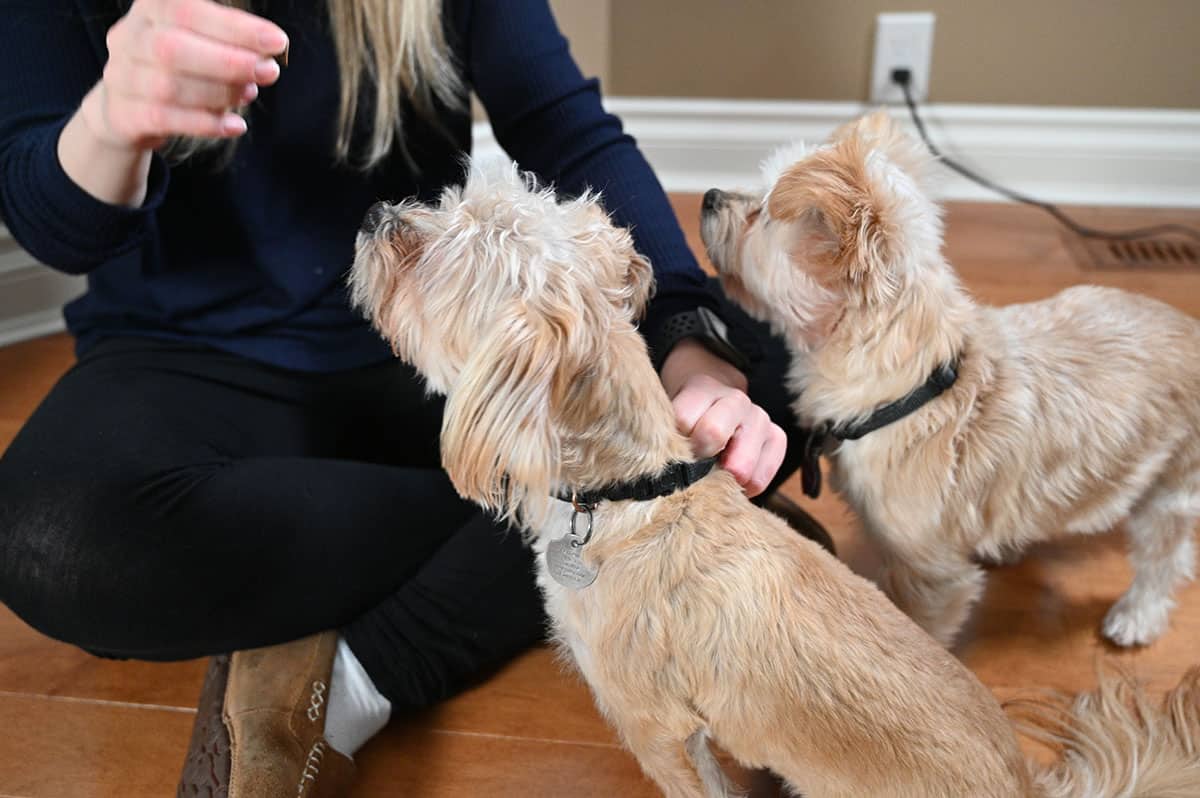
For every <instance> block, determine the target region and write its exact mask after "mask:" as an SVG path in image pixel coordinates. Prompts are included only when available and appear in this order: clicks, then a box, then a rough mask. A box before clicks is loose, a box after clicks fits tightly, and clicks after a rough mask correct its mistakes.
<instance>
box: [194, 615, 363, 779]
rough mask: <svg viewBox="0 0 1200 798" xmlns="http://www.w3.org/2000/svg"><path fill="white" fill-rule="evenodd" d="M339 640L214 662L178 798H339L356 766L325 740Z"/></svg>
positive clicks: (321, 638) (325, 637) (329, 637)
mask: <svg viewBox="0 0 1200 798" xmlns="http://www.w3.org/2000/svg"><path fill="white" fill-rule="evenodd" d="M336 650H337V635H336V634H335V633H333V632H325V633H323V634H319V635H313V636H311V637H306V638H303V639H302V640H296V641H293V642H291V643H284V644H282V645H278V646H268V647H266V648H257V649H252V650H249V651H239V652H236V653H235V654H233V655H232V656H222V657H213V659H212V661H211V662H210V664H209V669H208V673H207V675H206V676H205V680H204V687H203V689H202V690H201V693H200V704H199V709H198V711H197V714H196V723H195V726H194V727H193V729H192V741H191V746H190V748H189V749H188V753H187V758H186V759H185V760H184V767H183V773H182V775H181V777H180V782H179V789H178V793H177V794H178V795H179V796H180V798H184V797H185V796H186V797H187V798H192V797H193V796H196V797H197V798H279V797H281V796H286V798H293V796H294V797H295V798H344V796H345V795H347V794H348V793H349V791H350V783H351V781H352V780H353V777H354V763H353V761H351V760H350V759H349V758H348V757H346V756H343V755H342V754H340V753H338V752H337V751H335V750H333V749H332V748H330V747H329V743H327V742H326V741H325V738H324V732H325V702H326V699H327V698H328V695H329V675H330V671H331V670H332V669H333V656H334V652H335V651H336Z"/></svg>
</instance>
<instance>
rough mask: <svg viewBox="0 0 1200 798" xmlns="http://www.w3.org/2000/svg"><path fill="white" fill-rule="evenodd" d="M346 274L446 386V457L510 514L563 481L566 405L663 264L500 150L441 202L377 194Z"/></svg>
mask: <svg viewBox="0 0 1200 798" xmlns="http://www.w3.org/2000/svg"><path fill="white" fill-rule="evenodd" d="M350 289H351V296H352V299H353V302H354V304H355V306H356V307H357V308H359V309H360V310H362V312H363V313H364V314H365V315H366V316H367V317H368V318H369V319H370V320H371V322H372V324H374V326H375V328H376V329H377V330H378V331H379V332H380V333H381V334H382V335H383V337H384V338H385V339H387V340H388V341H390V342H391V344H392V347H393V350H394V351H395V352H396V354H397V355H398V356H399V357H401V358H403V359H405V360H407V361H408V362H410V363H412V364H413V365H414V366H415V367H416V368H417V370H418V371H419V372H420V373H421V374H422V375H423V376H424V378H425V379H426V382H427V384H428V386H429V388H430V390H431V391H433V392H435V393H439V394H445V395H446V396H447V403H446V411H445V418H444V421H443V427H442V462H443V465H444V466H445V468H446V470H447V473H448V474H449V475H450V477H451V479H452V480H453V481H454V483H455V486H456V487H457V488H458V490H459V491H460V492H461V493H462V494H463V495H464V496H466V497H467V498H469V499H472V500H474V501H476V502H479V503H480V504H482V505H484V506H485V507H488V508H490V509H494V510H498V511H500V513H501V514H502V515H504V516H506V517H509V518H511V517H513V515H514V514H515V513H516V512H517V510H518V509H519V508H521V507H522V505H525V504H526V503H527V502H531V503H532V505H533V506H535V507H536V506H538V505H539V503H540V502H542V501H544V498H545V497H547V496H548V495H549V493H550V491H551V490H552V489H553V487H554V486H555V485H556V484H557V481H558V475H559V471H560V467H561V463H560V462H559V460H560V442H559V434H560V428H561V424H562V422H563V417H564V414H565V413H567V405H568V404H569V403H570V402H571V401H572V400H573V397H574V396H575V394H577V393H578V387H577V386H578V384H579V382H580V381H581V380H582V379H583V378H584V377H586V375H587V374H588V373H589V371H590V369H592V367H593V366H594V365H595V363H596V361H597V359H598V358H600V357H602V356H603V353H604V350H605V346H606V340H607V339H608V337H609V336H610V335H611V334H613V333H614V332H617V331H630V330H632V329H633V324H634V320H635V319H636V318H637V317H638V316H640V315H641V314H642V312H643V310H644V308H645V305H646V302H647V301H648V299H649V296H650V293H651V291H652V289H653V275H652V272H651V270H650V264H649V263H648V262H647V261H646V260H645V259H644V258H642V257H641V256H640V255H638V254H637V252H636V251H635V250H634V247H633V241H632V238H631V237H630V235H629V233H628V231H626V230H625V229H623V228H619V227H616V226H614V225H613V224H612V223H611V222H610V221H609V218H608V216H607V214H606V213H605V212H604V210H603V209H602V208H601V207H600V205H599V202H598V199H597V198H596V197H595V196H593V195H585V196H584V197H581V198H578V199H574V200H568V201H563V202H558V201H556V198H555V196H554V193H553V191H551V190H549V189H539V188H538V187H537V185H536V184H535V182H534V180H533V178H532V177H531V176H529V175H525V174H522V173H520V172H518V171H517V169H516V167H515V166H514V165H512V164H510V163H504V162H499V161H490V162H486V163H480V162H475V163H472V164H471V165H470V167H469V170H468V174H467V179H466V183H465V185H463V186H461V187H453V188H448V189H446V190H445V191H444V192H443V194H442V196H441V199H440V201H439V202H438V203H437V204H435V205H430V206H426V205H420V204H416V203H413V202H403V203H399V204H395V205H392V204H382V203H381V204H377V205H375V206H373V207H372V208H371V209H370V210H369V211H368V212H367V216H366V218H365V219H364V221H363V227H362V230H361V231H360V233H359V235H358V240H357V251H356V256H355V260H354V266H353V269H352V271H351V276H350ZM526 509H528V508H526Z"/></svg>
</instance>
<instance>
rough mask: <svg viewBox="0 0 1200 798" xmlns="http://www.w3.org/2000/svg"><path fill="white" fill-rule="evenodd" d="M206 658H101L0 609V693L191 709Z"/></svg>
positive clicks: (197, 693)
mask: <svg viewBox="0 0 1200 798" xmlns="http://www.w3.org/2000/svg"><path fill="white" fill-rule="evenodd" d="M204 668H205V661H204V660H190V661H187V662H170V663H164V662H138V661H123V660H111V659H101V658H99V657H94V656H92V655H90V654H87V653H86V652H84V651H82V650H80V649H78V648H76V647H74V646H68V645H65V644H63V643H59V642H56V641H54V640H51V639H50V638H48V637H46V636H44V635H42V634H39V633H38V632H36V631H34V630H33V629H31V628H29V627H28V626H26V625H25V623H24V622H22V621H21V620H20V619H19V618H17V617H16V616H15V615H13V613H12V611H11V610H9V609H8V608H7V607H5V606H3V605H0V690H4V691H9V692H16V693H28V694H31V695H42V696H61V697H70V698H86V699H96V700H104V701H123V702H129V703H134V704H146V705H151V706H169V707H178V708H192V707H195V705H196V699H197V697H198V696H199V695H200V682H201V681H202V680H203V678H204Z"/></svg>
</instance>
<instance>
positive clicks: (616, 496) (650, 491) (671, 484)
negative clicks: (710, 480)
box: [558, 457, 717, 510]
mask: <svg viewBox="0 0 1200 798" xmlns="http://www.w3.org/2000/svg"><path fill="white" fill-rule="evenodd" d="M716 464H717V458H715V457H709V458H707V459H704V460H696V461H693V462H690V463H682V462H674V463H670V464H668V465H667V467H666V468H664V469H663V470H662V471H660V472H658V473H657V474H652V475H650V476H645V477H639V478H638V479H635V480H632V481H629V482H614V483H612V484H609V485H605V486H604V487H602V488H596V489H595V490H581V491H574V492H572V493H571V494H569V495H567V494H561V493H560V494H559V495H558V498H559V499H562V500H563V501H565V502H571V503H572V504H574V505H575V507H576V509H577V510H578V508H581V507H594V506H595V505H597V504H599V503H600V502H602V501H610V502H620V501H627V500H629V499H632V500H633V501H639V502H644V501H649V500H650V499H657V498H659V497H662V496H670V495H671V494H672V493H675V492H676V491H681V490H683V489H684V488H686V487H688V486H689V485H693V484H695V483H696V482H699V481H700V480H701V479H703V478H704V477H705V476H707V475H708V472H710V471H712V470H713V466H715V465H716Z"/></svg>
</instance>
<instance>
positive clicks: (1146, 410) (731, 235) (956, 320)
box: [702, 114, 1200, 645]
mask: <svg viewBox="0 0 1200 798" xmlns="http://www.w3.org/2000/svg"><path fill="white" fill-rule="evenodd" d="M927 161H928V158H927V157H926V156H925V154H924V152H923V151H922V150H921V149H920V148H919V146H918V145H917V144H916V143H915V142H914V141H913V140H911V139H910V138H908V137H907V136H905V135H904V134H903V133H902V132H900V131H899V130H898V129H897V128H895V127H894V126H893V124H892V123H891V121H890V120H889V119H888V118H887V117H886V116H884V115H882V114H877V115H873V116H869V117H866V118H865V119H863V120H860V121H859V122H858V123H855V124H851V125H849V126H847V127H845V128H844V129H842V130H840V131H839V132H838V133H836V134H835V136H834V138H833V140H832V141H831V142H830V143H828V144H825V145H823V146H819V147H815V148H812V149H804V148H802V147H800V148H790V149H787V150H784V151H781V152H780V153H778V154H777V155H776V156H775V157H774V158H773V160H772V161H770V162H769V163H768V164H767V165H766V166H765V167H764V170H765V171H766V172H767V174H766V178H767V183H768V185H769V188H768V189H767V191H766V193H765V195H764V196H747V195H741V194H736V195H735V194H724V193H721V192H715V193H710V195H708V201H707V202H706V210H705V213H704V218H703V223H702V233H703V237H704V241H705V242H706V244H707V247H708V251H709V254H710V256H711V258H712V261H713V263H714V264H715V265H716V267H717V269H718V271H719V272H720V274H721V277H722V280H723V281H724V285H725V287H726V289H727V290H728V292H729V293H730V294H731V295H732V296H733V297H734V298H735V299H736V300H737V301H739V302H740V303H741V304H742V305H743V306H744V307H745V308H746V309H747V310H748V311H749V312H750V313H751V314H753V315H755V316H757V317H758V318H760V319H765V320H768V321H770V322H771V324H772V325H773V326H774V327H775V328H776V329H777V330H778V331H779V332H780V333H781V334H782V335H784V336H785V337H786V339H787V341H788V342H789V344H790V346H791V349H792V351H793V362H792V367H791V373H790V375H789V378H790V384H791V387H792V388H793V389H794V391H795V392H796V394H797V399H796V404H795V408H796V411H797V413H798V415H799V417H800V418H801V419H802V420H803V421H805V422H807V423H808V424H810V425H813V426H818V425H822V424H824V425H830V426H832V428H834V429H835V430H836V429H837V428H839V427H844V426H845V425H848V424H852V423H853V422H855V421H857V420H861V419H863V418H865V417H867V416H869V415H870V414H871V413H872V412H873V411H874V410H875V409H876V408H878V407H880V406H882V405H885V404H887V403H890V402H893V401H895V400H898V399H900V398H902V397H904V396H906V395H907V394H909V392H911V391H913V390H914V389H916V388H917V387H918V386H920V385H922V384H923V383H925V381H926V380H927V379H928V378H929V376H930V375H931V374H932V373H933V372H934V370H935V369H938V368H939V367H940V366H942V365H944V364H955V363H956V364H957V367H958V380H957V382H956V383H955V384H954V385H953V386H952V387H951V388H950V389H949V390H947V391H946V392H945V393H944V394H943V395H941V396H940V397H938V398H936V399H934V400H932V401H930V402H929V403H928V404H926V405H924V406H922V407H921V408H920V409H918V410H916V411H915V412H913V413H912V414H911V415H908V416H906V417H904V418H903V419H901V420H899V421H896V422H895V423H892V424H890V425H888V426H886V427H883V428H882V429H879V430H878V431H875V432H871V433H870V434H867V435H866V436H865V437H863V438H861V439H860V440H847V441H844V442H842V443H840V445H838V444H837V441H836V440H832V441H831V442H830V445H829V446H828V452H827V453H828V454H829V456H830V461H831V463H832V466H833V480H834V483H835V486H836V487H837V488H838V489H839V491H840V492H841V494H842V495H843V496H844V497H845V499H846V500H847V501H848V502H849V503H850V504H851V506H852V507H853V508H854V509H855V510H856V512H857V513H858V515H859V517H860V518H861V519H862V521H863V523H864V525H865V527H866V531H867V532H868V534H869V535H870V536H871V537H873V538H874V539H875V540H876V541H879V542H880V543H881V544H882V546H881V548H882V549H883V551H884V553H885V560H886V567H885V572H884V585H885V589H886V591H887V592H888V593H889V595H890V596H891V597H892V598H893V599H894V600H895V601H896V603H897V604H898V605H899V606H900V608H901V609H903V610H904V611H905V612H906V613H908V615H910V616H911V617H912V618H913V619H915V620H916V621H917V622H918V623H919V624H920V625H921V626H922V627H923V628H925V630H926V631H928V632H929V633H930V634H932V635H933V636H934V637H935V638H937V639H938V640H940V641H941V642H942V643H945V644H949V643H950V642H951V641H952V640H953V638H954V636H955V634H956V632H958V630H959V628H960V627H961V626H962V624H963V622H964V621H965V620H966V618H967V615H968V612H969V610H970V608H971V605H972V604H974V603H975V602H976V601H977V600H978V598H979V596H980V594H981V592H982V590H983V585H984V573H983V571H982V570H981V569H980V568H979V566H978V565H976V561H977V559H978V558H987V559H1002V558H1006V557H1008V556H1010V555H1011V554H1013V553H1017V552H1019V551H1020V550H1021V549H1023V548H1024V547H1026V546H1027V545H1029V544H1030V543H1033V542H1035V541H1040V540H1046V539H1047V538H1050V537H1052V536H1054V535H1058V534H1061V533H1063V532H1068V533H1079V534H1090V533H1094V532H1102V531H1105V530H1108V529H1110V528H1111V527H1113V525H1114V524H1116V523H1118V522H1119V521H1122V520H1124V521H1125V524H1126V528H1127V530H1128V533H1129V541H1130V548H1131V557H1132V560H1133V565H1134V569H1135V574H1136V575H1135V578H1134V580H1133V585H1132V586H1131V587H1130V588H1129V590H1128V591H1127V592H1126V593H1125V595H1124V596H1122V597H1121V599H1120V600H1119V601H1118V602H1117V603H1116V604H1115V605H1114V606H1113V607H1112V609H1111V610H1110V611H1109V613H1108V616H1107V617H1106V618H1105V621H1104V634H1105V635H1106V636H1107V637H1108V638H1110V639H1111V640H1112V641H1114V642H1116V643H1118V644H1120V645H1134V644H1144V643H1149V642H1150V641H1151V640H1153V639H1154V638H1156V637H1158V636H1159V635H1160V634H1162V632H1163V631H1164V630H1165V629H1166V628H1167V622H1168V613H1169V611H1170V609H1171V607H1172V606H1173V602H1172V599H1171V595H1172V592H1173V591H1174V590H1175V589H1176V587H1177V586H1178V585H1179V584H1180V583H1181V582H1183V581H1184V580H1186V579H1190V578H1192V576H1193V563H1194V560H1195V550H1194V544H1193V529H1194V527H1195V521H1196V518H1197V516H1200V357H1198V356H1197V355H1198V353H1200V324H1198V323H1197V322H1196V321H1195V320H1193V319H1191V318H1190V317H1188V316H1185V315H1184V314H1182V313H1180V312H1178V311H1176V310H1174V309H1172V308H1170V307H1168V306H1167V305H1164V304H1162V303H1160V302H1156V301H1153V300H1150V299H1146V298H1143V297H1139V296H1133V295H1130V294H1126V293H1123V292H1121V291H1117V290H1114V289H1109V288H1098V287H1092V286H1080V287H1076V288H1071V289H1069V290H1067V291H1064V292H1062V293H1061V294H1059V295H1057V296H1055V297H1053V298H1051V299H1048V300H1045V301H1042V302H1034V303H1030V304H1025V305H1014V306H1011V307H1005V308H991V307H986V306H982V305H979V304H977V303H976V302H975V301H974V300H972V299H971V297H970V296H969V295H968V294H967V293H966V292H965V291H964V290H963V288H962V286H961V285H960V284H959V281H958V278H957V277H956V276H955V273H954V271H953V270H952V269H951V268H950V266H949V264H947V263H946V261H945V259H944V258H943V257H942V252H941V248H942V224H941V216H940V210H939V208H938V206H937V205H936V204H935V203H934V202H933V201H932V200H930V199H929V198H928V197H927V196H926V194H925V193H924V191H923V190H922V172H923V169H924V167H925V165H926V162H927Z"/></svg>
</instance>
